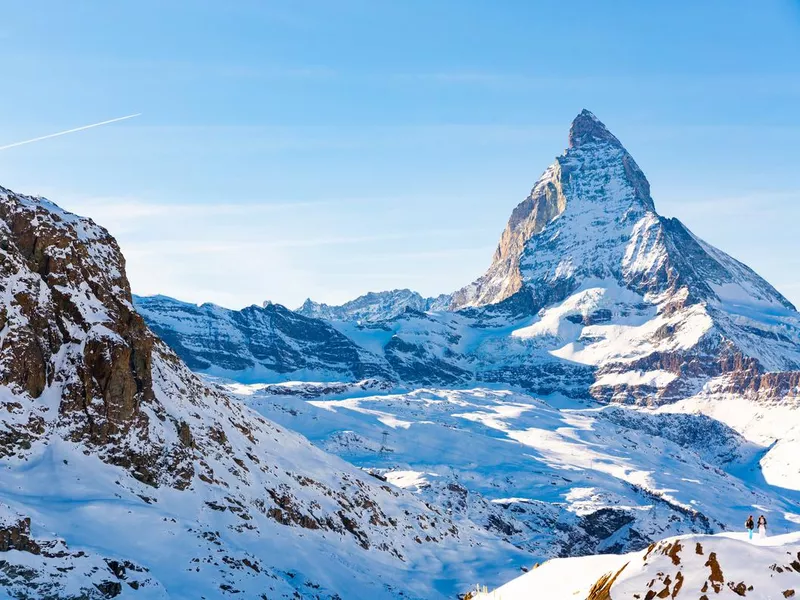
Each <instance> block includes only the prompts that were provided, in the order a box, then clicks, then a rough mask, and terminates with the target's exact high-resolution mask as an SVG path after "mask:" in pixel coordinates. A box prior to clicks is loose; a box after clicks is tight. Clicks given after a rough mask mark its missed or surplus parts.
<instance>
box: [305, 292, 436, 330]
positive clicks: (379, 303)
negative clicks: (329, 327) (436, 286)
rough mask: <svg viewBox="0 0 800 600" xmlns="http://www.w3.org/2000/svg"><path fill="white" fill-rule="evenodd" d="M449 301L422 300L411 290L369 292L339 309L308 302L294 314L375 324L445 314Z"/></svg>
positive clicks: (309, 300)
mask: <svg viewBox="0 0 800 600" xmlns="http://www.w3.org/2000/svg"><path fill="white" fill-rule="evenodd" d="M450 301H451V298H450V296H449V295H447V294H442V295H440V296H437V297H436V298H423V297H422V296H420V295H419V294H418V293H417V292H412V291H411V290H407V289H406V290H391V291H388V292H369V293H367V294H364V295H363V296H359V297H358V298H356V299H355V300H350V301H349V302H345V303H344V304H341V305H339V306H330V305H328V304H324V303H319V302H314V301H313V300H311V298H309V299H308V300H306V301H305V302H304V303H303V305H302V306H301V307H300V308H298V309H297V310H296V311H295V312H297V313H300V314H301V315H303V316H306V317H313V318H315V319H325V320H327V321H365V322H376V321H385V320H387V319H393V318H395V317H398V316H400V315H401V314H403V313H404V312H406V310H413V311H417V312H427V311H430V310H434V311H435V310H444V309H446V308H447V307H448V306H449V305H450Z"/></svg>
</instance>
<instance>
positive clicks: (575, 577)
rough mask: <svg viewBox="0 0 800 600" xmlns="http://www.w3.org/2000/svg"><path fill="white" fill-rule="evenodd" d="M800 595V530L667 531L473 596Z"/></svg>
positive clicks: (553, 564)
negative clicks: (751, 536) (767, 533)
mask: <svg viewBox="0 0 800 600" xmlns="http://www.w3.org/2000/svg"><path fill="white" fill-rule="evenodd" d="M798 595H800V534H796V533H795V534H789V535H782V536H778V537H773V538H767V539H766V540H759V539H755V540H752V541H749V540H747V538H746V536H745V535H744V534H738V535H724V536H686V537H679V538H671V539H666V540H663V541H661V542H658V543H656V544H653V545H652V546H650V547H649V548H647V550H644V551H641V552H634V553H631V554H627V555H623V556H614V555H606V556H587V557H583V558H567V559H559V560H552V561H548V562H546V563H544V564H543V565H541V566H538V567H537V568H535V569H533V570H531V571H530V572H528V573H527V574H525V575H522V576H521V577H519V578H517V579H515V580H513V581H511V582H510V583H507V584H506V585H504V586H502V587H500V588H499V589H497V590H494V591H492V592H490V593H477V594H470V596H469V598H470V600H528V599H529V598H547V600H574V599H577V598H580V599H585V600H611V599H613V600H654V599H657V598H674V599H676V600H690V599H691V600H696V599H698V598H699V599H700V600H710V599H711V598H719V599H730V600H733V599H735V598H752V599H753V600H784V599H786V598H796V597H797V596H798Z"/></svg>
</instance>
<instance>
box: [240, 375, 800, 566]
mask: <svg viewBox="0 0 800 600" xmlns="http://www.w3.org/2000/svg"><path fill="white" fill-rule="evenodd" d="M314 387H316V390H317V392H318V393H320V394H321V395H320V396H319V397H317V398H316V399H311V400H309V399H308V396H309V395H312V394H310V393H309V392H312V386H309V385H307V384H306V385H301V384H295V385H292V386H280V387H277V386H273V385H253V386H245V385H241V384H229V385H228V389H231V390H232V391H234V392H236V393H238V394H240V395H241V397H242V398H243V400H244V401H245V402H246V403H247V404H249V405H250V406H251V407H253V408H254V409H256V410H257V411H259V412H260V413H261V414H263V415H265V416H266V417H267V418H269V419H271V420H274V421H276V422H278V423H281V424H283V425H285V426H286V427H289V428H292V429H295V430H297V431H300V432H302V433H303V434H304V435H305V436H306V437H308V438H309V439H310V440H311V441H312V442H313V443H314V444H315V445H317V446H319V447H320V448H323V449H325V450H326V451H328V452H331V453H335V454H338V455H339V456H341V457H342V458H345V459H346V460H348V461H350V462H352V463H353V464H355V465H357V466H359V467H361V468H362V469H366V470H368V471H370V472H372V473H375V474H376V475H379V476H381V477H383V478H385V479H386V480H387V481H389V482H392V483H394V484H396V485H399V486H401V487H405V488H407V489H409V490H411V491H414V492H415V493H416V494H418V495H419V496H420V497H421V498H423V499H424V500H425V501H426V502H428V503H430V504H432V505H435V506H440V507H443V508H445V509H446V510H447V511H448V514H453V515H461V516H463V517H468V518H469V519H470V520H471V521H473V522H475V523H477V524H480V525H482V526H483V527H485V528H486V529H487V531H490V532H493V533H495V534H496V535H498V536H501V537H503V538H505V539H507V540H509V541H510V542H512V543H513V544H514V545H516V546H519V547H520V548H523V549H525V550H527V551H528V552H529V553H530V554H531V561H533V560H542V559H546V558H552V557H558V556H575V555H584V554H593V553H596V552H604V553H605V552H622V551H629V550H637V549H640V548H643V547H644V546H646V545H647V544H649V543H650V542H652V541H656V540H659V539H662V538H663V537H666V536H670V535H677V534H683V533H715V532H719V531H725V530H729V529H732V528H739V527H741V522H742V521H743V518H744V517H743V516H742V515H743V514H744V515H746V514H747V513H748V511H749V512H753V511H755V510H760V511H762V512H765V513H766V514H767V515H768V516H769V519H770V523H771V525H772V527H773V528H774V530H775V531H776V532H777V531H780V532H784V531H789V530H793V529H794V528H796V527H798V526H800V525H798V523H800V495H798V494H794V493H791V492H787V491H786V490H784V489H781V488H779V487H772V486H771V485H769V484H768V483H767V482H765V481H764V478H763V475H762V471H761V468H760V464H761V463H763V457H764V452H765V451H766V450H767V448H766V447H765V446H761V445H758V444H753V443H750V442H747V441H746V440H745V439H744V438H743V437H742V436H740V435H739V434H737V433H736V432H735V431H733V430H732V429H731V428H729V427H727V426H725V425H723V424H721V423H719V422H717V421H715V420H713V419H711V418H709V417H705V416H703V415H686V414H671V413H653V412H650V411H643V410H640V409H633V408H627V407H619V406H607V407H594V406H586V405H583V404H582V403H580V402H574V401H569V400H566V399H564V398H560V397H558V396H556V397H551V398H548V399H542V398H536V397H532V396H529V395H527V394H522V393H519V392H512V391H509V390H503V389H489V388H476V389H469V390H447V389H430V388H428V389H418V390H415V391H413V392H410V393H404V394H385V393H383V394H381V395H373V394H374V393H375V392H374V391H373V390H371V389H369V387H368V386H365V387H366V389H358V388H352V389H341V388H338V389H337V388H335V387H330V388H328V390H327V391H324V389H323V388H321V387H320V386H314ZM795 468H796V467H795ZM754 507H758V509H756V508H754Z"/></svg>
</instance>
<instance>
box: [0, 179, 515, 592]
mask: <svg viewBox="0 0 800 600" xmlns="http://www.w3.org/2000/svg"><path fill="white" fill-rule="evenodd" d="M0 275H1V276H0V325H2V327H1V328H0V442H2V443H0V552H2V556H1V557H0V594H5V595H7V596H11V597H13V598H44V597H46V598H54V599H55V598H87V599H94V598H112V597H117V596H120V597H133V596H136V597H141V598H165V597H167V596H168V597H170V598H187V599H190V598H191V599H196V598H202V597H206V598H220V597H240V598H241V597H247V598H257V597H262V598H263V597H268V598H281V597H286V598H289V597H291V598H297V597H303V598H306V597H309V598H311V597H313V598H397V597H401V596H402V597H404V598H408V597H412V598H446V597H447V598H450V597H452V596H453V595H454V594H456V593H457V592H458V591H461V590H463V588H464V586H465V585H467V582H470V581H473V580H475V578H476V577H478V576H479V575H481V574H482V575H483V576H485V577H491V578H494V579H498V578H499V577H501V576H502V575H501V572H503V571H504V572H505V573H507V574H508V573H510V571H511V570H513V567H514V564H515V561H518V560H519V558H520V555H521V553H520V552H519V551H518V550H516V549H514V548H512V547H511V546H509V545H508V544H506V543H504V542H502V541H500V540H499V539H498V538H496V537H495V536H492V535H491V534H489V533H488V532H486V531H485V530H484V529H482V528H479V527H476V526H475V525H473V524H472V523H470V522H469V521H468V520H466V519H453V518H451V517H450V516H448V515H446V514H444V513H443V511H441V510H439V509H437V508H435V507H432V506H427V505H426V504H424V502H422V501H421V500H420V499H418V498H416V497H414V496H413V495H411V494H409V493H406V492H403V491H402V490H399V489H398V488H396V487H394V486H391V485H388V484H386V483H385V482H382V481H380V480H378V479H376V478H374V477H371V476H369V475H367V474H364V473H363V472H361V471H360V470H358V469H357V468H355V467H353V466H352V465H350V464H348V463H346V462H344V461H342V460H341V459H339V458H336V457H334V456H332V455H330V454H326V453H325V452H323V451H321V450H319V449H317V448H315V447H313V446H312V445H311V444H309V442H308V441H307V440H306V439H305V438H303V437H301V436H300V435H298V434H295V433H292V432H289V431H287V430H285V429H284V428H283V427H280V426H277V425H275V424H274V423H272V422H270V421H267V420H265V419H264V418H262V417H260V416H259V415H257V414H256V413H255V412H253V411H251V410H250V409H248V408H246V407H245V406H244V405H242V404H241V403H240V402H238V401H237V400H235V399H232V398H231V397H229V396H228V395H227V394H224V393H222V392H220V391H219V390H213V389H210V388H209V387H207V386H206V385H205V384H204V383H203V382H202V381H200V380H199V379H198V378H197V376H196V375H194V374H193V373H192V372H191V371H189V369H188V368H187V367H186V366H185V365H184V364H183V363H182V362H181V361H180V360H179V359H178V358H177V356H176V355H175V354H174V353H173V352H172V351H171V350H170V349H169V348H168V347H167V346H166V345H165V344H164V343H163V342H161V340H159V339H158V338H157V337H156V336H155V335H153V334H152V333H151V332H150V330H149V329H148V328H147V327H146V326H145V324H144V321H143V320H142V318H141V317H140V316H139V315H138V314H137V313H136V311H135V310H134V309H133V305H132V302H131V300H132V299H131V295H130V290H129V286H128V282H127V279H126V277H125V270H124V260H123V258H122V255H121V254H120V252H119V248H118V246H117V244H116V242H115V241H114V239H113V238H112V237H111V236H110V235H109V234H108V232H106V231H105V230H104V229H103V228H101V227H99V226H97V225H96V224H94V223H93V222H92V221H91V220H89V219H84V218H81V217H77V216H75V215H72V214H70V213H67V212H65V211H63V210H61V209H59V208H58V207H57V206H55V205H53V204H51V203H50V202H48V201H46V200H44V199H40V198H32V197H26V196H21V195H17V194H14V193H12V192H10V191H8V190H5V189H0ZM287 312H289V315H290V317H291V315H294V313H291V312H290V311H287ZM290 317H287V319H288V318H290ZM293 318H296V319H303V317H300V316H297V315H294V317H293ZM276 319H277V317H276ZM291 322H292V323H293V322H294V321H291ZM314 323H316V322H314ZM309 335H311V334H309ZM486 556H492V557H493V560H492V561H487V560H486V558H485V557H486ZM492 563H494V564H496V565H501V567H500V568H499V569H498V568H496V567H494V566H490V565H491V564H492ZM378 573H380V576H377V575H376V574H378ZM412 574H413V576H412Z"/></svg>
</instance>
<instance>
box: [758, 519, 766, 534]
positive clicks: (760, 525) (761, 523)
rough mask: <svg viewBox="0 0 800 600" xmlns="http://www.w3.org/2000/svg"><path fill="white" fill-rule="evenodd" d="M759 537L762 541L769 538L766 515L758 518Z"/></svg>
mask: <svg viewBox="0 0 800 600" xmlns="http://www.w3.org/2000/svg"><path fill="white" fill-rule="evenodd" d="M758 537H760V538H761V539H762V540H763V539H764V538H765V537H767V518H766V517H765V516H764V515H761V516H760V517H758Z"/></svg>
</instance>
